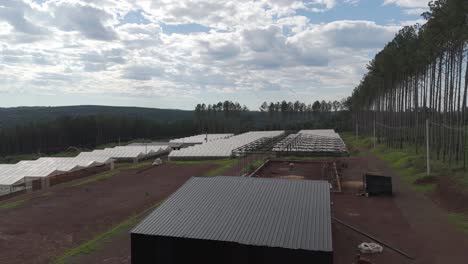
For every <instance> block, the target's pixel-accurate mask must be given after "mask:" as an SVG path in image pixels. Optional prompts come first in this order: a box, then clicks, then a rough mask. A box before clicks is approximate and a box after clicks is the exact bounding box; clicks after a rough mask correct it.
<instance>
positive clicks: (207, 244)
mask: <svg viewBox="0 0 468 264" xmlns="http://www.w3.org/2000/svg"><path fill="white" fill-rule="evenodd" d="M131 251H132V252H131V257H132V263H134V264H142V263H165V264H166V263H167V264H169V263H170V264H172V263H184V264H185V263H205V264H206V263H245V264H248V263H255V264H261V263H268V264H275V263H281V264H285V263H288V264H290V263H291V264H294V263H297V264H302V263H307V264H311V263H320V264H331V263H333V249H332V228H331V208H330V185H329V183H328V182H326V181H309V180H287V179H265V178H248V177H223V176H220V177H211V178H191V179H190V180H189V181H188V182H187V183H185V184H184V185H183V186H182V187H181V188H180V189H179V190H178V191H176V192H175V193H174V194H173V195H172V196H170V197H169V198H168V199H167V200H166V201H165V202H164V203H163V204H162V205H160V206H159V207H158V208H157V209H155V210H154V211H153V212H152V213H151V214H150V215H149V216H148V217H146V218H145V219H144V220H143V221H142V222H141V223H140V224H138V225H137V226H136V227H135V228H134V229H133V230H132V231H131Z"/></svg>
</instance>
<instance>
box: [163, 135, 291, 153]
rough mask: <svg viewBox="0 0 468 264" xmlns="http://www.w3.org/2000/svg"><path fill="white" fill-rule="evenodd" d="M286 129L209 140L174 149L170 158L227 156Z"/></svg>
mask: <svg viewBox="0 0 468 264" xmlns="http://www.w3.org/2000/svg"><path fill="white" fill-rule="evenodd" d="M283 133H284V131H252V132H247V133H244V134H240V135H236V136H232V137H229V138H224V139H218V140H213V141H209V142H207V143H204V144H201V145H195V146H192V147H188V148H184V149H181V150H174V151H172V152H171V153H170V154H169V159H200V158H204V159H209V158H226V157H230V156H231V155H232V151H233V150H234V149H236V148H239V147H241V146H244V145H246V144H249V143H251V142H253V141H255V140H258V139H261V138H264V137H277V136H279V135H281V134H283Z"/></svg>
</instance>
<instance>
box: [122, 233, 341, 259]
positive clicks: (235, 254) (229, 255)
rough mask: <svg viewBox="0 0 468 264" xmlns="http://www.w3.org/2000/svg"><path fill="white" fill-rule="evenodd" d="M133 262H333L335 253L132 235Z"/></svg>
mask: <svg viewBox="0 0 468 264" xmlns="http://www.w3.org/2000/svg"><path fill="white" fill-rule="evenodd" d="M131 252H132V263H133V264H146V263H161V264H162V263H164V264H182V263H183V264H185V263H204V264H208V263H217V264H218V263H226V264H240V263H242V264H254V263H255V264H263V263H265V264H267V263H268V264H285V263H288V264H289V263H291V264H306V263H307V264H314V263H316V264H332V263H333V252H316V251H307V250H293V249H285V248H272V247H262V246H249V245H241V244H237V243H231V242H224V241H213V240H200V239H184V238H175V237H162V236H150V235H142V234H131Z"/></svg>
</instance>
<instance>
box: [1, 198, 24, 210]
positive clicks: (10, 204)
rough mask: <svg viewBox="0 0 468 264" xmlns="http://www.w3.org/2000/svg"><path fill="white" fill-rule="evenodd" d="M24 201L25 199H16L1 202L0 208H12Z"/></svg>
mask: <svg viewBox="0 0 468 264" xmlns="http://www.w3.org/2000/svg"><path fill="white" fill-rule="evenodd" d="M26 201H27V199H23V200H17V201H13V202H7V203H1V204H0V209H12V208H16V207H18V206H21V205H23V204H24V203H25V202H26Z"/></svg>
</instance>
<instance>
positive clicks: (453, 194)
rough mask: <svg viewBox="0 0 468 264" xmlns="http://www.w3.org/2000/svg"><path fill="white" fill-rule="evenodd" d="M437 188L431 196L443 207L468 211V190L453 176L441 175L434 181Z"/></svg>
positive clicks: (458, 211)
mask: <svg viewBox="0 0 468 264" xmlns="http://www.w3.org/2000/svg"><path fill="white" fill-rule="evenodd" d="M434 183H435V184H436V188H435V190H434V192H433V193H431V194H430V195H429V196H430V197H431V199H432V200H433V201H434V202H435V203H436V204H438V205H439V206H441V207H442V208H444V209H446V210H448V211H449V212H454V213H465V214H467V213H468V192H467V191H466V190H463V189H462V188H461V187H460V186H459V185H458V184H457V182H456V180H455V179H453V178H452V177H451V176H440V177H437V179H436V180H435V181H434Z"/></svg>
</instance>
